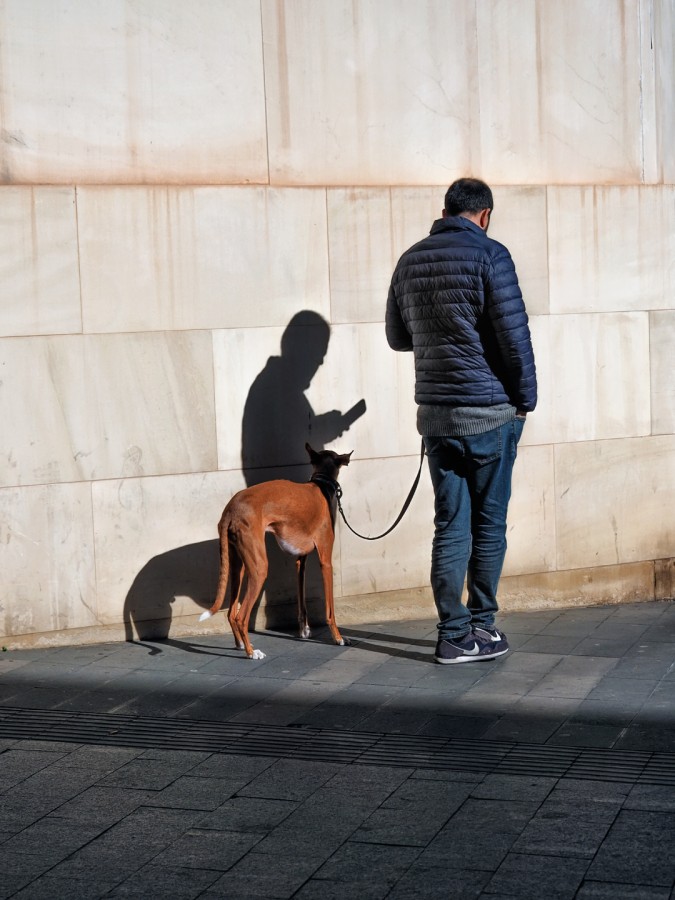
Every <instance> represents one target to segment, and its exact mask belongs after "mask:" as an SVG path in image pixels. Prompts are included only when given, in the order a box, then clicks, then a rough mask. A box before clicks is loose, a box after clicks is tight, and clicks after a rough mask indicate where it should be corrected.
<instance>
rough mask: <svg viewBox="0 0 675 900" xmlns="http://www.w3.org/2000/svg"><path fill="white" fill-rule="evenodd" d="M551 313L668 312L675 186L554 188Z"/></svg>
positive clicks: (674, 253) (673, 276)
mask: <svg viewBox="0 0 675 900" xmlns="http://www.w3.org/2000/svg"><path fill="white" fill-rule="evenodd" d="M548 244H549V273H550V279H551V287H550V291H551V312H552V313H576V312H613V311H631V310H649V309H662V308H664V307H666V306H668V305H669V304H670V300H671V298H672V296H673V293H674V292H675V267H673V266H672V265H668V262H667V261H668V260H672V259H673V257H675V188H673V187H663V186H661V187H658V186H657V187H654V186H644V185H643V186H641V187H640V186H633V187H618V186H612V187H550V188H548Z"/></svg>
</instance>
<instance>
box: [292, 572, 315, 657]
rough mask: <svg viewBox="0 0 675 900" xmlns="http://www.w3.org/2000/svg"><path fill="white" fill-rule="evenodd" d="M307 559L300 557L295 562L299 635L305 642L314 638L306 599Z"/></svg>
mask: <svg viewBox="0 0 675 900" xmlns="http://www.w3.org/2000/svg"><path fill="white" fill-rule="evenodd" d="M306 565H307V557H306V556H299V557H298V558H297V559H296V561H295V572H296V576H297V580H298V633H299V635H300V637H301V638H303V640H306V639H307V638H309V637H311V636H312V632H311V631H310V628H309V620H308V618H307V599H306V597H305V566H306Z"/></svg>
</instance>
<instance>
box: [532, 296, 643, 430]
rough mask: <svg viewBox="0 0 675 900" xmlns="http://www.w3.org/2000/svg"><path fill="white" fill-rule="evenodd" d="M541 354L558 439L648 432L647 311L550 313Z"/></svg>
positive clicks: (553, 425)
mask: <svg viewBox="0 0 675 900" xmlns="http://www.w3.org/2000/svg"><path fill="white" fill-rule="evenodd" d="M547 325H548V329H549V332H550V336H549V340H550V354H549V355H548V356H547V357H545V356H544V355H543V354H540V355H539V362H540V364H541V366H542V367H543V368H546V369H548V370H549V372H548V375H547V376H545V381H544V383H545V384H548V386H549V388H550V390H551V394H550V397H549V398H546V397H545V398H544V400H543V402H544V404H547V403H548V402H550V405H551V408H552V416H551V419H552V421H551V431H552V435H551V439H552V440H553V441H555V442H556V443H563V442H567V441H590V440H599V439H602V438H620V437H635V436H639V435H647V434H649V433H650V411H649V410H650V398H649V383H648V376H649V316H648V314H647V313H612V314H605V315H594V314H592V315H585V316H582V315H570V316H551V317H550V320H549V321H548V323H547Z"/></svg>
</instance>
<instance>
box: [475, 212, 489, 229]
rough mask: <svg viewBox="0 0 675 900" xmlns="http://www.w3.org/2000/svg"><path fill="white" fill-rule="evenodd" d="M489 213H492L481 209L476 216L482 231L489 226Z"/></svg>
mask: <svg viewBox="0 0 675 900" xmlns="http://www.w3.org/2000/svg"><path fill="white" fill-rule="evenodd" d="M491 212H492V210H491V209H481V211H480V213H479V214H478V224H479V225H480V227H481V228H482V229H483V231H487V230H488V225H489V224H490V213H491Z"/></svg>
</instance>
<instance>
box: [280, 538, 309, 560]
mask: <svg viewBox="0 0 675 900" xmlns="http://www.w3.org/2000/svg"><path fill="white" fill-rule="evenodd" d="M277 544H279V546H280V547H281V549H282V550H283V551H284V552H285V553H289V554H290V555H291V556H304V553H303V552H302V550H299V549H298V548H297V547H294V546H293V544H291V543H289V542H288V541H284V540H283V539H282V538H280V537H278V538H277Z"/></svg>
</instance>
